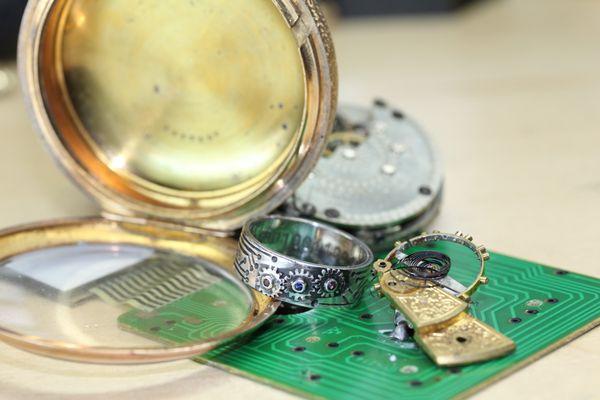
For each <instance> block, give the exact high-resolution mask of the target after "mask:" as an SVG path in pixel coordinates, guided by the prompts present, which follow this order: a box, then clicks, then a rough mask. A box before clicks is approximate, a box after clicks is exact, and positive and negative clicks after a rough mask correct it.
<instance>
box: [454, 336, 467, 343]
mask: <svg viewBox="0 0 600 400" xmlns="http://www.w3.org/2000/svg"><path fill="white" fill-rule="evenodd" d="M468 340H469V339H467V338H466V337H464V336H457V337H456V341H457V342H458V343H467V342H468Z"/></svg>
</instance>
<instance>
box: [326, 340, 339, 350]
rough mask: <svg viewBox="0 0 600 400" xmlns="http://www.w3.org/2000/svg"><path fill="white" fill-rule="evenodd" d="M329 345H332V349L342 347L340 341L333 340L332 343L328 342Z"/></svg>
mask: <svg viewBox="0 0 600 400" xmlns="http://www.w3.org/2000/svg"><path fill="white" fill-rule="evenodd" d="M327 347H331V348H332V349H335V348H337V347H340V344H339V343H338V342H331V343H327Z"/></svg>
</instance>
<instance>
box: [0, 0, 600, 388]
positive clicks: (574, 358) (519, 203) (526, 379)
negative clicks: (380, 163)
mask: <svg viewBox="0 0 600 400" xmlns="http://www.w3.org/2000/svg"><path fill="white" fill-rule="evenodd" d="M24 3H25V2H24V1H22V0H0V54H1V58H2V60H1V61H0V139H2V145H0V161H1V162H0V183H1V184H2V188H3V193H4V196H3V198H2V201H1V202H0V210H1V212H0V227H8V226H11V225H15V224H18V223H23V222H33V221H40V220H47V219H49V218H53V217H64V216H71V215H82V214H94V213H97V212H98V210H97V208H96V206H95V205H94V204H93V203H92V202H91V201H89V200H88V199H86V198H85V197H84V195H83V194H81V193H80V192H79V191H78V190H77V189H76V188H75V187H74V186H73V185H72V184H71V183H70V182H69V181H68V179H67V178H65V177H63V176H62V175H61V173H60V171H59V170H58V169H57V168H56V167H54V166H53V165H52V162H51V159H50V157H49V156H48V155H47V154H46V153H45V152H44V150H43V148H42V146H41V144H40V141H37V140H36V138H35V135H34V132H33V129H32V128H31V124H30V122H29V120H28V118H27V117H26V114H25V110H24V106H23V104H22V100H21V96H20V94H19V91H18V89H17V85H16V79H15V75H14V71H15V67H14V61H13V60H12V58H13V57H14V49H15V44H16V34H17V27H18V21H19V18H20V13H21V11H22V8H23V6H24ZM325 6H326V9H327V14H328V16H329V21H330V25H331V27H332V31H333V36H334V40H335V43H336V49H337V55H338V63H339V69H340V100H341V102H344V103H354V104H359V105H369V104H370V103H371V102H372V101H373V99H374V98H383V99H386V100H387V102H388V103H390V104H391V105H394V106H395V107H397V108H399V109H401V110H402V111H403V112H404V113H405V114H407V115H409V116H411V117H412V118H413V119H415V120H416V121H417V122H419V123H420V124H421V125H422V126H423V127H424V128H425V130H426V131H427V132H429V134H430V135H431V137H432V138H433V140H434V141H435V142H436V143H437V145H438V147H439V149H440V151H441V153H442V155H443V158H444V161H445V170H446V188H445V190H446V198H445V199H444V204H443V206H442V211H441V214H440V216H439V217H438V219H437V220H436V222H435V224H434V227H435V228H437V229H440V230H450V231H455V230H456V229H461V230H463V231H465V232H469V233H472V234H473V235H474V236H475V237H476V239H477V240H478V241H479V242H482V243H485V244H486V245H488V247H489V248H491V249H493V250H497V251H500V252H505V253H509V254H511V255H514V256H518V257H522V258H525V259H532V260H536V261H540V262H543V263H546V264H550V265H560V266H563V267H565V268H567V269H570V270H574V271H577V272H581V273H586V274H588V275H595V276H598V275H599V274H600V267H598V265H597V262H596V261H594V262H590V261H589V260H590V254H595V253H596V252H597V247H598V243H599V242H600V233H599V231H598V229H597V228H596V225H597V224H598V223H599V222H600V207H599V205H600V155H599V153H600V40H599V39H600V1H598V0H576V1H575V0H480V1H464V0H462V1H461V0H329V1H326V2H325ZM599 338H600V336H599V335H598V332H592V333H591V334H589V335H586V336H585V337H583V338H581V340H577V341H576V342H574V343H573V344H571V345H570V346H568V348H565V349H562V350H560V351H558V352H556V353H553V354H552V355H551V356H549V357H546V358H545V359H544V360H542V361H541V362H539V363H535V364H534V365H532V366H531V367H528V368H526V369H525V370H524V371H522V372H520V373H518V374H516V375H514V376H511V378H509V379H507V380H505V381H503V382H502V383H500V384H499V385H494V386H493V387H491V388H490V389H487V390H486V391H485V392H483V394H482V395H481V397H482V398H490V397H492V396H494V395H495V396H497V397H498V398H508V397H512V398H525V397H528V396H525V394H526V393H528V392H527V391H528V390H533V389H532V388H535V391H536V394H537V396H534V397H536V398H573V397H577V398H594V397H595V396H597V393H596V392H594V391H593V389H594V388H593V385H589V382H592V379H594V378H597V376H595V374H596V373H597V370H595V369H594V368H589V366H591V365H592V364H593V363H595V365H599V364H598V359H599V357H600V355H599V354H598V351H597V350H598V346H597V344H598V340H599ZM560 371H577V373H572V374H571V373H561V372H560ZM557 377H560V379H557ZM532 382H535V384H534V385H532V384H531V383H532ZM200 383H201V382H200ZM586 387H588V388H589V392H586V393H579V394H578V395H577V396H573V392H572V390H573V388H578V390H579V391H582V390H583V391H585V390H586V389H585V388H586ZM223 389H224V390H225V388H223ZM216 390H218V387H217V389H216Z"/></svg>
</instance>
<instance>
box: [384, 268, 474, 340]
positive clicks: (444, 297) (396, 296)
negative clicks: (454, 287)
mask: <svg viewBox="0 0 600 400" xmlns="http://www.w3.org/2000/svg"><path fill="white" fill-rule="evenodd" d="M394 272H396V271H394ZM394 272H392V271H390V272H386V273H385V274H384V275H383V276H382V278H381V287H382V290H383V292H384V293H385V294H386V296H387V297H388V298H389V299H390V300H391V301H392V302H393V303H394V304H396V306H397V307H398V308H399V309H400V310H401V311H402V312H403V313H404V314H405V315H406V317H407V318H408V320H409V321H410V322H411V323H412V324H413V326H414V327H415V329H422V328H427V327H430V326H435V325H438V324H442V323H444V322H445V321H448V320H450V319H452V318H454V317H456V316H457V315H459V314H460V313H462V312H463V311H465V310H466V309H467V303H465V302H464V301H462V300H460V299H458V298H456V297H454V296H452V295H450V294H448V293H446V292H444V291H443V290H442V289H440V288H437V287H420V286H421V285H422V284H421V283H420V282H418V281H417V280H416V279H411V278H408V277H406V276H402V275H401V274H400V273H397V272H396V273H394Z"/></svg>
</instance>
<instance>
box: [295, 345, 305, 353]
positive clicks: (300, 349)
mask: <svg viewBox="0 0 600 400" xmlns="http://www.w3.org/2000/svg"><path fill="white" fill-rule="evenodd" d="M304 350H306V347H303V346H296V347H294V351H295V352H296V353H302V352H303V351H304Z"/></svg>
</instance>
